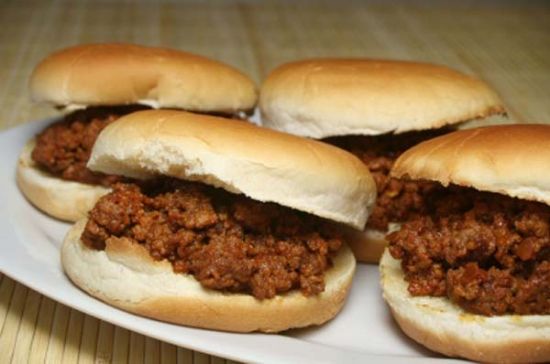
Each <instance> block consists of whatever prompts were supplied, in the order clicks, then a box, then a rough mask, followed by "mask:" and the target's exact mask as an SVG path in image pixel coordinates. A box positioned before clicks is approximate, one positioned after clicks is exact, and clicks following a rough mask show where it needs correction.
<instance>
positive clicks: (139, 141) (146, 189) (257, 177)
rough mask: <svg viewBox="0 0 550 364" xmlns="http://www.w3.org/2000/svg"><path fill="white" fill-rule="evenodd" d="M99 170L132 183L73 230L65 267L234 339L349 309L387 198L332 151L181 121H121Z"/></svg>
mask: <svg viewBox="0 0 550 364" xmlns="http://www.w3.org/2000/svg"><path fill="white" fill-rule="evenodd" d="M88 167H89V168H90V169H91V170H92V171H95V172H101V173H105V174H115V173H116V174H121V175H123V176H125V177H129V178H131V179H132V181H133V182H132V183H121V184H116V185H114V187H113V191H112V192H111V193H109V194H107V195H105V196H103V197H101V198H100V199H99V201H98V202H97V203H96V205H95V206H94V207H93V208H92V209H91V211H90V213H89V215H88V218H87V219H86V220H83V221H80V222H78V223H77V224H76V225H74V227H73V228H72V229H71V230H70V232H69V233H68V235H67V236H66V238H65V241H64V243H63V247H62V262H63V267H64V269H65V271H66V273H67V275H68V276H69V277H70V279H71V280H72V281H73V282H74V283H75V284H76V285H78V286H79V287H81V288H82V289H83V290H85V291H86V292H88V293H89V294H91V295H93V296H95V297H98V298H100V299H101V300H103V301H105V302H107V303H110V304H112V305H114V306H117V307H120V308H122V309H124V310H127V311H130V312H134V313H137V314H140V315H144V316H148V317H152V318H156V319H159V320H164V321H169V322H174V323H178V324H184V325H190V326H197V327H203V328H211V329H219V330H227V331H239V332H247V331H266V332H273V331H281V330H286V329H289V328H293V327H303V326H309V325H317V324H321V323H323V322H325V321H327V320H329V319H330V318H332V317H333V316H334V315H336V313H337V312H338V311H339V310H340V309H341V307H342V305H343V303H344V300H345V298H346V295H347V293H348V290H349V288H350V284H351V280H352V276H353V272H354V269H355V259H354V257H353V254H352V253H351V250H350V249H349V248H348V247H347V245H346V242H345V239H344V237H343V235H342V232H341V230H342V228H343V226H350V227H353V228H358V229H360V228H362V227H363V226H364V225H365V222H366V220H367V217H368V214H369V211H370V210H369V209H370V208H372V206H373V205H374V200H375V197H376V188H375V184H374V181H373V178H372V176H371V175H370V173H369V170H368V168H366V167H365V165H364V164H363V163H361V161H360V160H359V159H357V158H356V157H355V156H353V155H352V154H349V153H347V152H345V151H343V150H341V149H338V148H335V147H333V146H330V145H328V144H324V143H320V142H317V141H313V140H308V139H304V138H299V137H296V136H292V135H288V134H284V133H280V132H276V131H273V130H269V129H264V128H260V127H257V126H254V125H252V124H249V123H235V122H231V121H229V120H225V119H222V118H217V117H213V116H205V115H198V114H191V113H186V112H178V111H166V110H164V111H160V110H159V111H140V112H136V113H133V114H130V115H126V116H123V117H121V118H120V119H118V120H117V121H115V122H113V123H112V124H110V125H108V126H107V127H106V128H105V129H104V130H103V131H102V133H101V134H100V135H99V137H98V139H97V141H96V143H95V145H94V148H93V151H92V155H91V158H90V160H89V162H88Z"/></svg>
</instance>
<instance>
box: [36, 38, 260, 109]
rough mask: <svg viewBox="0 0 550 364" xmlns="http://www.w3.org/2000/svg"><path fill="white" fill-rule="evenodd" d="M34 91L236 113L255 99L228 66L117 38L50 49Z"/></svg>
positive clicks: (77, 102) (79, 99) (49, 98)
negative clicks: (60, 48) (116, 39)
mask: <svg viewBox="0 0 550 364" xmlns="http://www.w3.org/2000/svg"><path fill="white" fill-rule="evenodd" d="M106 85H108V87H106ZM30 92H31V96H32V98H33V100H35V101H40V102H48V103H52V104H55V105H57V106H68V107H73V108H74V107H76V108H78V107H83V106H99V105H127V104H143V105H148V106H152V107H154V108H181V109H185V110H190V111H204V112H208V111H215V112H227V113H234V112H237V111H240V110H251V109H252V108H253V107H254V105H255V104H256V100H257V90H256V86H255V84H254V82H253V81H252V80H251V79H250V78H249V77H247V76H246V75H244V74H243V73H242V72H240V71H238V70H237V69H235V68H233V67H231V66H229V65H226V64H223V63H221V62H218V61H214V60H211V59H208V58H206V57H202V56H198V55H195V54H191V53H187V52H182V51H178V50H174V49H167V48H155V47H145V46H138V45H132V44H117V43H112V44H109V43H106V44H85V45H78V46H75V47H69V48H65V49H62V50H60V51H57V52H55V53H52V54H51V55H49V56H48V57H46V58H45V59H44V60H42V61H41V62H40V63H39V64H38V65H37V66H36V68H35V69H34V71H33V73H32V75H31V80H30Z"/></svg>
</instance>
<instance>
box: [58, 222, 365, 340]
mask: <svg viewBox="0 0 550 364" xmlns="http://www.w3.org/2000/svg"><path fill="white" fill-rule="evenodd" d="M85 224H86V221H85V220H82V221H79V222H78V223H76V224H75V225H74V226H73V227H72V228H71V230H70V231H69V232H68V234H67V236H66V238H65V241H64V243H63V247H62V249H61V260H62V263H63V267H64V269H65V272H66V273H67V275H68V276H69V278H70V279H71V280H72V281H73V282H74V283H75V284H76V285H77V286H79V287H80V288H82V289H83V290H85V291H86V292H88V293H89V294H91V295H92V296H95V297H98V298H100V299H101V300H103V301H105V302H107V303H109V304H111V305H113V306H116V307H119V308H122V309H124V310H126V311H129V312H133V313H137V314H140V315H143V316H148V317H151V318H155V319H159V320H162V321H169V322H173V323H177V324H182V325H188V326H196V327H202V328H209V329H216V330H226V331H237V332H249V331H264V332H277V331H282V330H287V329H289V328H295V327H304V326H310V325H319V324H322V323H323V322H325V321H327V320H329V319H331V318H332V317H334V316H335V315H336V314H337V313H338V311H340V309H341V308H342V306H343V304H344V301H345V297H346V296H347V292H348V290H349V288H350V286H351V281H352V278H353V273H354V271H355V260H354V258H353V254H352V253H351V251H350V250H349V248H347V247H346V246H345V245H344V246H343V247H342V248H341V249H340V250H339V253H338V255H337V256H336V257H335V258H334V259H333V263H334V265H333V267H332V268H330V269H329V270H328V271H327V272H326V273H325V282H326V286H325V291H324V292H322V293H320V294H319V295H317V296H313V297H306V296H304V295H303V294H302V293H301V292H299V291H293V292H289V293H286V294H283V295H277V296H275V297H274V298H272V299H266V300H258V299H256V298H254V297H253V296H251V295H246V294H237V293H223V292H219V291H214V290H210V289H206V288H203V287H202V286H201V285H200V283H199V282H198V281H197V280H195V279H194V278H193V277H192V276H191V275H186V274H176V273H174V272H173V270H172V266H171V264H170V263H169V262H167V261H154V260H153V259H152V258H151V256H150V255H149V254H148V253H147V251H146V250H145V248H143V247H142V246H140V245H138V244H135V243H131V242H130V241H129V240H126V239H118V238H111V239H109V240H108V241H107V246H106V249H105V250H101V251H100V250H93V249H90V248H88V247H86V246H85V245H84V244H82V243H81V241H80V235H81V233H82V231H83V229H84V226H85ZM243 318H246V319H243Z"/></svg>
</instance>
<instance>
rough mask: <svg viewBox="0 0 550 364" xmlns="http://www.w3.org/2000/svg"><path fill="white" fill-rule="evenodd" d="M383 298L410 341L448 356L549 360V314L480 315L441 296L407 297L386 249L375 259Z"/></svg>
mask: <svg viewBox="0 0 550 364" xmlns="http://www.w3.org/2000/svg"><path fill="white" fill-rule="evenodd" d="M380 283H381V286H382V291H383V295H384V299H385V300H386V302H387V303H388V305H389V306H390V308H391V311H392V314H393V317H394V318H395V320H396V321H397V323H398V324H399V326H400V327H401V329H402V330H403V331H404V332H405V334H407V335H408V336H409V337H410V338H412V339H413V340H415V341H417V342H419V343H420V344H422V345H424V346H426V347H428V348H429V349H431V350H434V351H437V352H439V353H443V354H445V355H448V356H459V357H464V358H467V359H470V360H475V361H480V362H491V363H535V362H548V361H549V360H550V316H549V315H504V316H492V317H487V316H481V315H474V314H470V313H467V312H465V311H463V310H462V309H461V308H460V307H459V306H457V305H455V304H453V303H451V302H450V301H449V300H448V299H447V298H444V297H423V296H419V297H413V296H411V295H410V294H409V292H408V291H407V283H406V282H405V279H404V274H403V271H402V269H401V264H400V262H399V261H398V260H396V259H394V258H393V257H392V256H391V255H390V254H389V252H388V250H386V251H385V252H384V255H383V256H382V259H381V261H380Z"/></svg>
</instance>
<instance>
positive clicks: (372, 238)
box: [345, 228, 387, 264]
mask: <svg viewBox="0 0 550 364" xmlns="http://www.w3.org/2000/svg"><path fill="white" fill-rule="evenodd" d="M345 237H346V241H347V243H348V245H349V247H350V249H351V251H352V252H353V255H354V256H355V259H357V261H359V262H362V263H374V264H378V262H379V261H380V257H381V256H382V253H383V252H384V249H386V247H387V242H386V232H384V231H380V230H374V229H369V228H366V229H365V230H364V231H359V230H356V229H351V228H350V229H348V230H346V232H345Z"/></svg>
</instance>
